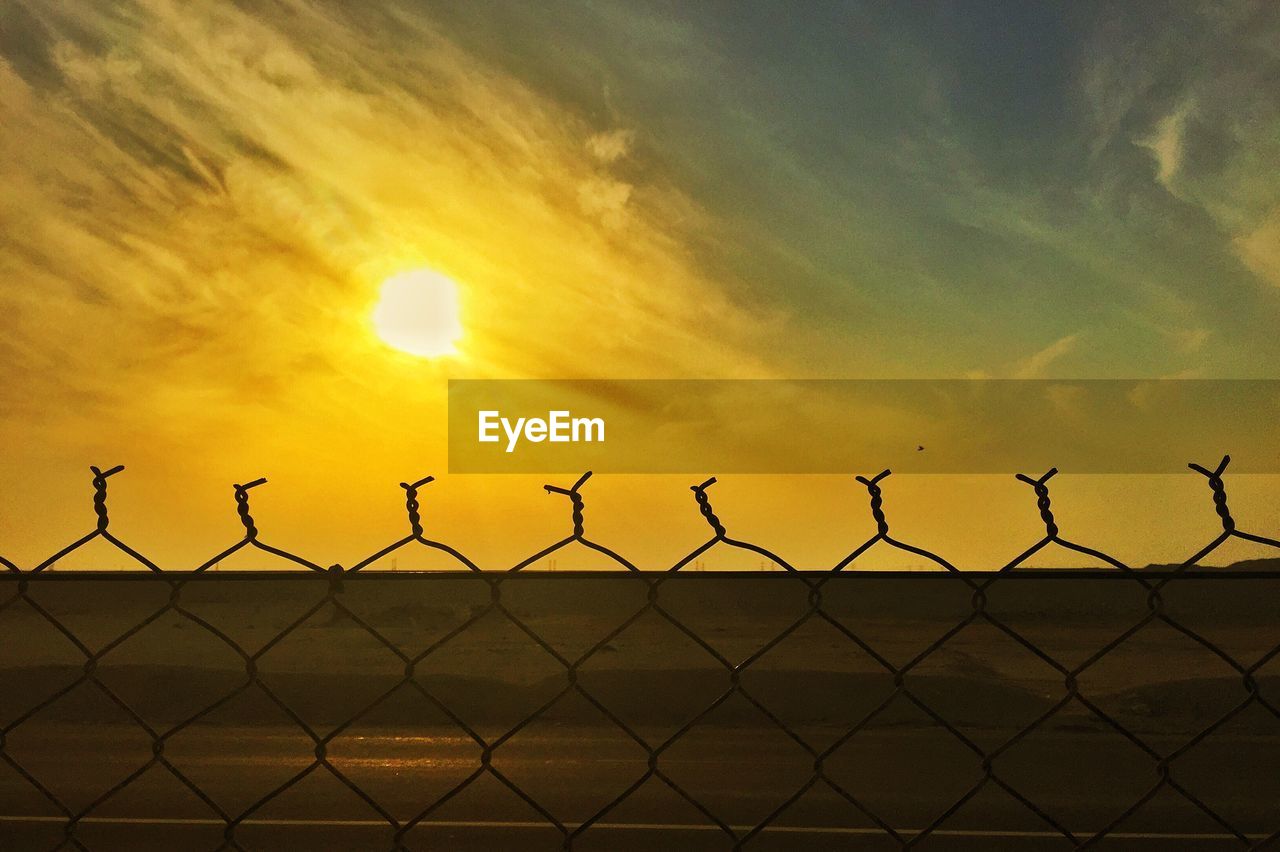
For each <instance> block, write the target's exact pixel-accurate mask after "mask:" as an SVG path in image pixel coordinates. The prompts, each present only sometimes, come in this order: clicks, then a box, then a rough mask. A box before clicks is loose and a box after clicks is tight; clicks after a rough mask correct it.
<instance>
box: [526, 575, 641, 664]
mask: <svg viewBox="0 0 1280 852" xmlns="http://www.w3.org/2000/svg"><path fill="white" fill-rule="evenodd" d="M648 593H649V583H648V582H646V580H645V579H644V578H642V577H640V576H638V575H620V574H617V573H616V572H615V573H614V574H611V575H608V576H599V577H573V576H556V575H555V574H549V573H535V574H518V575H514V576H512V577H509V578H507V579H505V580H503V583H502V602H503V604H504V605H505V606H506V608H507V609H508V610H509V611H510V612H511V613H512V614H513V615H515V616H516V617H517V618H519V619H520V620H521V621H522V622H524V623H525V625H527V626H528V627H529V628H530V629H531V630H533V631H534V632H535V633H536V634H537V635H538V636H539V637H541V638H542V639H543V641H545V642H546V643H547V644H548V645H550V646H551V647H552V648H554V649H555V651H556V652H557V653H558V654H560V655H561V656H562V657H564V658H565V659H567V660H570V661H575V660H577V659H578V658H580V657H581V656H582V655H583V654H585V653H587V652H588V651H590V650H591V649H593V648H594V647H595V646H596V645H597V644H599V643H600V642H601V640H604V639H606V638H609V637H610V635H611V634H613V633H615V632H616V631H617V629H618V628H620V627H622V626H623V625H624V624H626V623H627V622H628V621H630V620H631V619H632V617H633V616H636V615H637V614H639V613H640V611H641V610H643V609H644V608H645V607H646V606H647V604H648ZM617 648H618V640H617V639H611V640H610V642H608V643H606V645H605V646H603V647H601V649H600V650H599V651H597V653H603V654H606V655H607V654H611V653H614V652H616V650H617Z"/></svg>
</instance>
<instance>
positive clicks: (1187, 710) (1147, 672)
mask: <svg viewBox="0 0 1280 852" xmlns="http://www.w3.org/2000/svg"><path fill="white" fill-rule="evenodd" d="M1079 679H1080V690H1081V692H1082V693H1083V694H1084V695H1086V696H1088V698H1089V699H1090V700H1091V701H1092V702H1093V703H1094V704H1096V705H1097V706H1098V707H1100V708H1101V709H1102V710H1103V711H1104V712H1106V713H1107V714H1108V715H1110V716H1111V717H1112V718H1114V719H1115V720H1117V721H1118V722H1120V723H1122V724H1124V725H1126V726H1127V727H1129V728H1130V729H1131V730H1136V731H1176V732H1187V733H1193V732H1195V731H1198V730H1201V729H1203V728H1205V727H1207V726H1208V725H1210V724H1212V723H1213V722H1215V721H1216V720H1217V719H1219V718H1221V717H1222V715H1224V714H1225V713H1227V712H1228V711H1230V710H1231V709H1232V708H1233V707H1235V706H1236V705H1237V704H1239V703H1240V701H1241V700H1243V698H1244V695H1245V693H1244V688H1243V686H1242V677H1241V675H1240V674H1239V673H1238V672H1236V671H1235V670H1234V669H1233V668H1232V667H1231V666H1230V665H1229V664H1228V663H1227V662H1226V661H1225V660H1223V659H1222V658H1220V657H1219V656H1218V655H1216V654H1214V653H1213V652H1212V651H1211V650H1209V649H1208V648H1206V647H1204V646H1203V645H1202V644H1200V643H1198V642H1196V641H1195V640H1193V639H1191V638H1189V637H1187V636H1185V635H1183V634H1182V633H1180V632H1178V631H1177V630H1175V629H1174V628H1172V627H1170V626H1169V625H1167V624H1164V623H1162V622H1159V621H1153V622H1151V623H1150V624H1148V625H1146V626H1145V627H1143V628H1142V629H1141V630H1139V631H1138V632H1137V633H1135V634H1133V635H1132V636H1131V637H1129V638H1128V639H1126V640H1125V641H1124V642H1122V643H1121V644H1120V645H1119V646H1118V647H1116V648H1115V649H1114V650H1112V651H1111V652H1109V653H1108V654H1106V656H1104V657H1102V658H1101V659H1100V660H1098V661H1097V662H1096V663H1094V664H1093V665H1091V666H1089V667H1088V668H1087V669H1086V670H1085V671H1084V672H1082V673H1081V674H1080V678H1079Z"/></svg>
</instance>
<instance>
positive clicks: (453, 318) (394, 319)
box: [373, 269, 462, 358]
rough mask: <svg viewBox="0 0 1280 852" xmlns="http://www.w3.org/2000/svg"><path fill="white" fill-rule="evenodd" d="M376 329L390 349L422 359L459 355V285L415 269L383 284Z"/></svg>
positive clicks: (448, 279)
mask: <svg viewBox="0 0 1280 852" xmlns="http://www.w3.org/2000/svg"><path fill="white" fill-rule="evenodd" d="M373 327H374V330H375V331H377V333H378V337H380V338H382V341H383V342H384V343H386V344H387V345H388V346H391V347H394V348H396V349H399V350H400V351H402V352H408V353H409V354H410V355H417V356H419V357H422V358H437V357H440V356H443V355H453V354H455V353H456V352H457V343H458V341H459V340H461V339H462V318H461V316H460V314H459V311H458V285H457V283H455V282H454V281H453V279H451V278H449V277H448V276H446V275H442V274H441V273H439V272H436V271H434V270H431V269H413V270H410V271H408V272H401V273H399V274H397V275H393V276H391V277H390V278H388V279H387V280H386V281H383V282H382V294H381V297H380V298H379V299H378V305H377V307H375V308H374V309H373Z"/></svg>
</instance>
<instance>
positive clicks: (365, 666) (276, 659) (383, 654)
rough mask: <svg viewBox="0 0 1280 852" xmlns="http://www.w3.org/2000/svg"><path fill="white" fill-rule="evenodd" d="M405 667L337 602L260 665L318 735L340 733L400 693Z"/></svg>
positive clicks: (328, 604) (266, 679)
mask: <svg viewBox="0 0 1280 852" xmlns="http://www.w3.org/2000/svg"><path fill="white" fill-rule="evenodd" d="M404 666H405V664H404V661H403V660H401V659H400V658H399V657H398V656H396V654H395V652H394V651H392V650H391V649H390V648H388V647H387V646H386V645H384V644H383V643H381V642H379V641H378V640H377V639H376V638H375V637H374V636H373V635H371V634H370V633H369V632H368V631H367V630H365V629H364V628H363V627H362V626H361V625H360V624H359V623H357V622H356V621H355V620H354V619H352V618H351V616H350V615H348V614H347V613H346V611H344V610H343V609H342V608H341V607H339V606H338V605H337V604H335V603H333V602H326V603H325V605H324V606H322V607H321V608H320V609H319V610H318V611H317V612H316V613H315V614H313V615H312V616H311V617H310V618H308V619H306V620H305V621H303V622H302V623H301V624H299V625H298V626H297V627H296V628H295V629H293V630H291V631H289V633H288V634H286V635H285V636H284V637H283V638H282V639H281V640H280V641H279V642H277V643H276V644H274V645H272V646H271V648H269V649H268V650H267V651H266V652H265V653H263V654H262V655H261V656H260V657H258V659H257V668H258V677H259V679H260V680H261V682H262V683H263V684H264V685H265V686H266V687H267V688H268V689H270V690H271V691H272V692H273V693H274V694H275V695H276V696H277V697H278V698H279V699H280V700H281V701H282V702H284V704H285V705H287V706H288V707H289V708H290V709H291V710H292V711H293V712H294V713H296V714H297V715H298V716H299V717H300V718H301V719H302V720H304V721H305V722H306V723H307V724H308V725H311V726H312V727H313V728H314V729H316V730H318V731H324V730H328V729H331V728H333V727H336V726H337V725H339V724H341V723H342V722H343V721H345V720H347V719H350V718H351V717H353V716H354V715H356V714H357V713H359V712H360V711H361V710H362V709H363V708H364V707H366V706H368V705H369V704H370V703H372V702H373V701H374V700H376V699H377V698H378V697H379V696H381V695H383V694H384V693H386V692H387V691H388V690H390V689H392V688H393V687H395V686H396V684H397V683H399V682H400V681H402V680H403V679H404Z"/></svg>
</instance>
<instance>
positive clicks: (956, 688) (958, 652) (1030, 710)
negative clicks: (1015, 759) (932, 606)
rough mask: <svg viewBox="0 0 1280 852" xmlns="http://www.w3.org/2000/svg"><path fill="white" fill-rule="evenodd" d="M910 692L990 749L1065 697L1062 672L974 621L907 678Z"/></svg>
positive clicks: (1002, 633)
mask: <svg viewBox="0 0 1280 852" xmlns="http://www.w3.org/2000/svg"><path fill="white" fill-rule="evenodd" d="M905 682H906V684H907V685H908V687H909V688H910V690H911V692H912V693H913V694H914V695H915V696H916V697H918V698H920V699H921V700H922V701H923V702H924V703H925V704H926V705H928V706H929V707H930V708H931V709H932V710H933V711H934V712H935V713H937V714H938V715H939V716H941V717H942V718H944V719H945V720H947V722H948V723H950V724H951V725H953V726H955V727H956V728H957V729H958V730H960V731H963V732H964V734H965V735H966V736H968V737H969V738H970V739H971V740H973V741H974V742H976V743H978V744H979V745H981V746H983V747H984V748H986V749H991V748H994V747H995V746H996V745H998V744H999V743H1001V742H1003V741H1004V739H1006V738H1007V737H1008V736H1009V735H1010V734H1012V733H1013V732H1014V731H1016V730H1019V729H1021V728H1023V727H1025V726H1027V725H1029V724H1031V723H1033V722H1034V721H1035V720H1036V719H1038V718H1040V717H1041V716H1042V715H1043V714H1044V713H1046V712H1048V711H1049V710H1050V709H1051V708H1052V707H1053V706H1054V705H1055V704H1056V703H1058V701H1059V700H1060V699H1061V698H1062V696H1063V694H1064V693H1065V690H1064V689H1063V686H1062V675H1061V674H1060V673H1059V672H1058V671H1057V670H1056V669H1055V668H1054V667H1053V666H1051V665H1050V664H1049V663H1048V662H1046V661H1045V660H1043V659H1041V658H1040V657H1038V656H1037V655H1036V654H1034V653H1032V651H1031V650H1029V649H1028V648H1026V647H1024V646H1023V645H1021V644H1020V643H1019V642H1018V641H1016V640H1015V639H1014V638H1013V637H1011V636H1009V635H1008V634H1006V633H1004V632H1002V631H1000V630H998V629H996V628H995V627H994V626H992V625H991V624H988V623H986V622H983V621H975V622H974V623H972V624H969V625H967V626H966V627H965V628H964V629H963V630H961V631H959V632H958V633H956V634H954V635H953V636H951V637H950V638H949V639H948V640H947V641H946V642H944V643H942V644H941V645H939V646H937V647H936V649H935V650H933V651H931V652H930V653H929V654H927V655H926V656H925V657H924V658H923V659H922V660H921V661H920V662H919V664H917V665H916V666H914V667H912V668H911V670H910V673H909V674H908V675H907V676H906V681H905Z"/></svg>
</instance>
